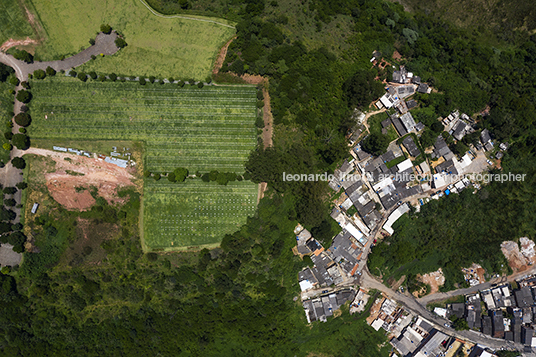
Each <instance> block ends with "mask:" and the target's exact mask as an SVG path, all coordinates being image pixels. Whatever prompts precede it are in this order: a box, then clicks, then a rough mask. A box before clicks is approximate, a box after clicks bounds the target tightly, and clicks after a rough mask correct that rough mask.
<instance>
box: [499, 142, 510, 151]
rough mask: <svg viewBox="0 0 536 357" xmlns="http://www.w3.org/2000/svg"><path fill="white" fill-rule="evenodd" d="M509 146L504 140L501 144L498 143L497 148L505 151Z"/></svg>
mask: <svg viewBox="0 0 536 357" xmlns="http://www.w3.org/2000/svg"><path fill="white" fill-rule="evenodd" d="M509 146H510V144H508V143H507V142H504V143H501V145H499V149H501V150H502V151H506V150H508V147H509Z"/></svg>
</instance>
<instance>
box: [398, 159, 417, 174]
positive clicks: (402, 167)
mask: <svg viewBox="0 0 536 357" xmlns="http://www.w3.org/2000/svg"><path fill="white" fill-rule="evenodd" d="M412 166H413V164H412V163H411V160H410V159H406V160H404V161H402V162H401V163H400V164H398V165H396V167H398V171H400V172H403V171H406V170H407V169H409V168H411V167H412Z"/></svg>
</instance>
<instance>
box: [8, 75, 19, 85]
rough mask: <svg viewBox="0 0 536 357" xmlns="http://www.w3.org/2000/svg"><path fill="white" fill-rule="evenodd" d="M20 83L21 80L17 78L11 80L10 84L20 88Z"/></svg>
mask: <svg viewBox="0 0 536 357" xmlns="http://www.w3.org/2000/svg"><path fill="white" fill-rule="evenodd" d="M19 83H20V81H19V79H18V78H17V77H15V76H13V77H10V78H9V84H11V85H13V86H18V85H19Z"/></svg>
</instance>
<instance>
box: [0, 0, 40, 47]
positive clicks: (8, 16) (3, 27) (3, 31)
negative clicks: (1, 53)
mask: <svg viewBox="0 0 536 357" xmlns="http://www.w3.org/2000/svg"><path fill="white" fill-rule="evenodd" d="M33 34H34V33H33V31H32V28H31V27H30V24H29V23H28V21H27V19H26V16H25V14H24V11H23V9H22V8H21V6H20V5H19V2H18V1H17V0H2V1H0V44H2V43H4V42H5V41H6V40H8V39H10V38H13V39H17V40H18V39H24V38H26V36H32V35H33Z"/></svg>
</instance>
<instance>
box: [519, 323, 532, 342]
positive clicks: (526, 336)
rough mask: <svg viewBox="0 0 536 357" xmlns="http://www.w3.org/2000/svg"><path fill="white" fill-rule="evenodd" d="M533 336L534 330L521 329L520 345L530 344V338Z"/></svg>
mask: <svg viewBox="0 0 536 357" xmlns="http://www.w3.org/2000/svg"><path fill="white" fill-rule="evenodd" d="M533 335H534V330H533V329H532V328H530V327H522V328H521V343H523V344H525V345H529V346H530V345H531V344H532V336H533Z"/></svg>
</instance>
